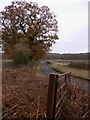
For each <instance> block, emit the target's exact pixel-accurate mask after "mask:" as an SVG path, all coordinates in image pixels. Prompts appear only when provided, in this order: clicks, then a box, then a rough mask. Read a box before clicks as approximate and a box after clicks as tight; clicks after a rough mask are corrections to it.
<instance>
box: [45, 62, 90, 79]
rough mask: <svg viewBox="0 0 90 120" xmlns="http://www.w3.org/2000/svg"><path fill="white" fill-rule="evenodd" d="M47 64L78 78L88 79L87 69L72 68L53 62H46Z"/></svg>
mask: <svg viewBox="0 0 90 120" xmlns="http://www.w3.org/2000/svg"><path fill="white" fill-rule="evenodd" d="M47 63H48V66H49V67H50V68H52V69H54V70H56V71H58V72H61V73H64V72H71V73H72V75H73V76H75V77H78V78H84V79H87V80H90V78H89V77H88V70H82V69H77V68H72V67H68V66H63V65H61V64H57V63H54V62H47Z"/></svg>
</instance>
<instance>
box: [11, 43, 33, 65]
mask: <svg viewBox="0 0 90 120" xmlns="http://www.w3.org/2000/svg"><path fill="white" fill-rule="evenodd" d="M30 61H31V57H30V52H29V49H28V47H27V46H24V45H22V44H18V45H17V46H16V48H15V53H14V57H13V63H14V65H22V64H24V65H27V64H29V62H30Z"/></svg>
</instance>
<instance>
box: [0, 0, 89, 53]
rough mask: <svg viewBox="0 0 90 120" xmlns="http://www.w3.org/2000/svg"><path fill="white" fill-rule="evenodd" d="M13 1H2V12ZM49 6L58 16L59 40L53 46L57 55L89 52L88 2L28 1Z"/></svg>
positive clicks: (73, 0)
mask: <svg viewBox="0 0 90 120" xmlns="http://www.w3.org/2000/svg"><path fill="white" fill-rule="evenodd" d="M11 1H12V0H2V1H0V11H1V10H3V9H4V7H5V6H7V5H9V4H11ZM26 1H27V2H29V1H32V2H37V3H38V4H39V6H43V5H47V6H48V7H49V8H50V9H51V12H54V13H55V14H56V15H57V20H58V27H59V32H58V36H59V40H58V41H57V42H56V44H54V45H53V47H52V48H51V49H52V52H55V53H81V52H87V51H88V0H26Z"/></svg>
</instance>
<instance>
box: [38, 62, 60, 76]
mask: <svg viewBox="0 0 90 120" xmlns="http://www.w3.org/2000/svg"><path fill="white" fill-rule="evenodd" d="M40 69H41V71H42V72H43V73H44V74H46V75H49V74H50V73H56V74H58V72H56V71H55V70H53V69H51V68H49V67H48V65H47V63H46V62H45V61H40Z"/></svg>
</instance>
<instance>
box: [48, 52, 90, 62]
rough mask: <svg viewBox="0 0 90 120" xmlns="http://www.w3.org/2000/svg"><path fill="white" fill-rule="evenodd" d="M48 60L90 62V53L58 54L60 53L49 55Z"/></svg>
mask: <svg viewBox="0 0 90 120" xmlns="http://www.w3.org/2000/svg"><path fill="white" fill-rule="evenodd" d="M46 58H47V59H61V60H89V59H90V53H77V54H76V53H75V54H70V53H68V54H58V53H48V54H47V57H46Z"/></svg>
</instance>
